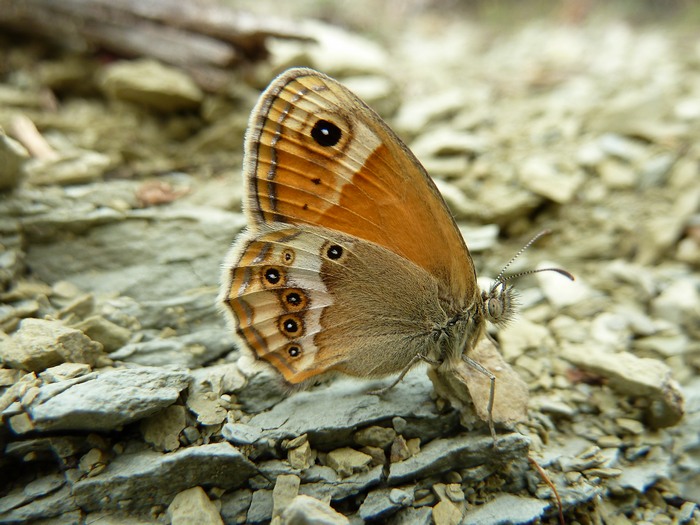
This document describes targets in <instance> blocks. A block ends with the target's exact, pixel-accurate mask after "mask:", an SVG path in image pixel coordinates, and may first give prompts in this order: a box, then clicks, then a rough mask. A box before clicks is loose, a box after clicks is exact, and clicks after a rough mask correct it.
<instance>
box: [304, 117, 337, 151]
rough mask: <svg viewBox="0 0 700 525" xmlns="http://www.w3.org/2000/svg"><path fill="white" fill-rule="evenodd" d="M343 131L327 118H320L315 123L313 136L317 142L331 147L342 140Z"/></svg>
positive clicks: (312, 131)
mask: <svg viewBox="0 0 700 525" xmlns="http://www.w3.org/2000/svg"><path fill="white" fill-rule="evenodd" d="M342 136H343V132H342V131H340V128H339V127H338V126H336V125H335V124H333V123H332V122H329V121H327V120H319V121H318V122H316V124H314V127H313V129H312V130H311V137H312V138H313V139H314V140H315V141H316V144H318V145H319V146H323V147H326V148H329V147H331V146H335V145H336V144H338V142H340V139H341V137H342Z"/></svg>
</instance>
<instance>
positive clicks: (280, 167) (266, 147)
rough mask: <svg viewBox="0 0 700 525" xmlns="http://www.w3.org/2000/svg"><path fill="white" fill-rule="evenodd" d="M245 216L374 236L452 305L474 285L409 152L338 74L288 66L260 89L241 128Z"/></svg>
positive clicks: (450, 226)
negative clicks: (433, 281)
mask: <svg viewBox="0 0 700 525" xmlns="http://www.w3.org/2000/svg"><path fill="white" fill-rule="evenodd" d="M245 153H246V161H245V171H246V173H245V175H246V179H247V180H248V181H249V183H248V203H247V206H248V207H247V213H248V216H249V220H250V221H251V222H252V223H253V228H255V224H265V223H267V224H270V223H274V222H283V223H288V224H297V225H298V224H311V225H319V226H322V227H324V228H330V229H333V230H336V231H340V232H343V233H346V234H350V235H353V236H356V237H358V238H360V239H365V240H368V241H372V242H375V243H377V244H379V245H381V246H384V247H385V248H387V249H389V250H391V251H393V252H394V253H396V254H398V255H400V256H402V257H405V258H406V259H409V260H411V261H413V262H414V263H415V264H417V265H419V266H420V267H422V268H424V269H425V270H427V271H428V272H429V273H430V274H432V275H434V276H435V277H436V278H437V279H438V282H439V283H440V287H441V288H442V295H443V296H449V297H451V298H453V300H454V302H455V303H459V304H461V305H462V306H463V305H465V304H471V303H473V302H474V300H475V297H476V296H477V294H478V289H477V286H476V276H475V272H474V267H473V263H472V261H471V257H470V255H469V252H468V250H467V248H466V245H465V244H464V241H463V240H462V237H461V234H460V233H459V230H458V229H457V227H456V224H455V222H454V220H453V219H452V217H451V215H450V213H449V210H448V209H447V207H446V205H445V202H444V200H443V199H442V197H441V196H440V194H439V192H438V191H437V189H436V188H435V185H434V184H433V182H432V181H431V180H430V178H429V177H428V175H427V174H426V173H425V170H424V169H423V168H422V166H421V165H420V164H419V163H418V161H417V160H416V159H415V157H414V156H413V155H412V154H411V152H410V151H409V150H408V149H407V148H406V147H405V146H404V145H403V143H402V142H401V141H400V140H399V139H398V137H396V135H395V134H394V133H393V132H392V131H391V130H390V129H389V128H388V127H387V126H386V125H385V124H384V123H383V122H382V121H381V119H380V118H379V117H378V116H377V115H376V114H375V113H374V112H373V111H372V110H371V109H370V108H368V107H367V106H366V105H365V104H364V103H363V102H362V101H360V100H359V99H358V98H357V97H356V96H355V95H353V94H352V93H351V92H350V91H348V90H347V89H346V88H345V87H343V86H342V85H340V84H339V83H338V82H336V81H334V80H332V79H330V78H329V77H326V76H325V75H322V74H320V73H317V72H315V71H312V70H307V69H292V70H289V71H287V72H286V73H284V74H283V75H281V76H280V77H278V78H277V79H276V80H275V81H274V82H273V83H272V84H271V85H270V86H269V87H268V88H267V90H266V91H265V92H264V93H263V95H262V96H261V100H260V102H259V103H258V106H257V107H256V110H255V111H254V112H253V115H252V117H251V121H250V127H249V132H248V134H247V136H246V146H245Z"/></svg>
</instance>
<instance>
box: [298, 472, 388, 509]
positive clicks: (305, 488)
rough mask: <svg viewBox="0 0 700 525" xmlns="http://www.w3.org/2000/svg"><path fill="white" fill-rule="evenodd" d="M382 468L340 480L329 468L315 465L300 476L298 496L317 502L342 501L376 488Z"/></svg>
mask: <svg viewBox="0 0 700 525" xmlns="http://www.w3.org/2000/svg"><path fill="white" fill-rule="evenodd" d="M382 471H383V467H382V466H381V465H378V466H376V467H374V468H372V469H370V470H369V471H367V472H360V473H358V474H353V475H352V476H348V477H347V478H342V479H341V477H340V476H339V475H338V474H337V473H336V472H335V471H334V470H333V469H331V468H330V467H323V466H320V465H316V466H313V467H311V468H310V469H307V470H306V471H304V472H303V473H302V474H301V477H302V485H301V487H299V493H300V494H306V495H308V496H311V497H314V498H316V499H319V500H323V501H326V500H328V499H330V500H331V501H342V500H344V499H345V498H349V497H351V496H354V495H356V494H361V493H363V492H365V491H367V490H369V489H370V488H372V487H376V486H377V485H379V484H380V483H381V482H382V480H383V477H384V476H383V472H382Z"/></svg>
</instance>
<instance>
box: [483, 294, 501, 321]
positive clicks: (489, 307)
mask: <svg viewBox="0 0 700 525" xmlns="http://www.w3.org/2000/svg"><path fill="white" fill-rule="evenodd" d="M486 314H487V316H488V318H489V320H490V321H494V322H495V321H498V320H499V319H500V318H501V316H502V315H503V303H502V302H501V300H500V299H499V298H496V297H489V299H488V301H486Z"/></svg>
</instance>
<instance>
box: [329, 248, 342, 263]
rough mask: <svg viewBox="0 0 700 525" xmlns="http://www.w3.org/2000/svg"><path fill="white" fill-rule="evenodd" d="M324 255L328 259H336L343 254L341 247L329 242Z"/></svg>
mask: <svg viewBox="0 0 700 525" xmlns="http://www.w3.org/2000/svg"><path fill="white" fill-rule="evenodd" d="M326 255H327V256H328V258H329V259H331V260H333V261H337V260H338V259H340V258H341V257H342V256H343V247H342V246H339V245H337V244H331V245H330V246H329V247H328V249H327V250H326Z"/></svg>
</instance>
